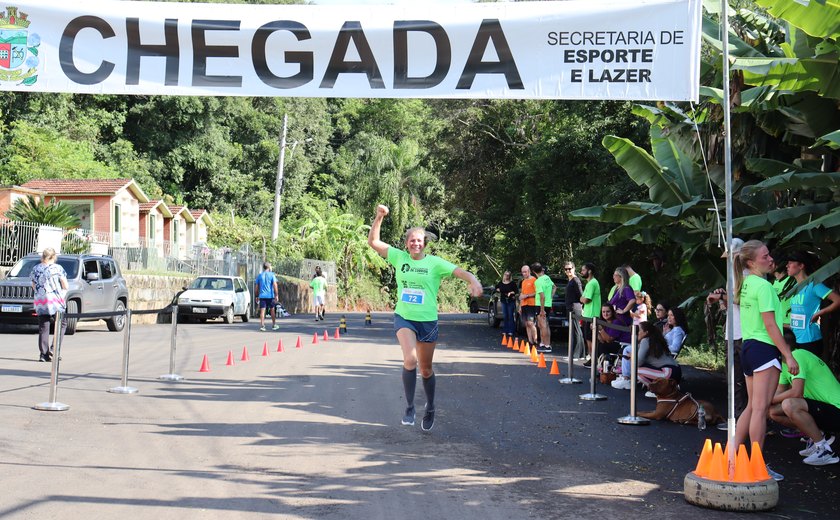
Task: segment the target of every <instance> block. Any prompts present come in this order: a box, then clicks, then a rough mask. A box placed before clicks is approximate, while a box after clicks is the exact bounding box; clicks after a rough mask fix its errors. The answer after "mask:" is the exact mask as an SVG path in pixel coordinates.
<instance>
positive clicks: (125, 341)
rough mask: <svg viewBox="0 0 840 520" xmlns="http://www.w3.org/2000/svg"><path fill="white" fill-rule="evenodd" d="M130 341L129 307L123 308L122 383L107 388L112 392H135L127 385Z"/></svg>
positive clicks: (134, 389) (135, 391)
mask: <svg viewBox="0 0 840 520" xmlns="http://www.w3.org/2000/svg"><path fill="white" fill-rule="evenodd" d="M130 342H131V309H126V310H125V333H124V334H123V363H122V364H123V366H122V385H120V386H115V387H114V388H109V389H108V391H109V392H111V393H112V394H136V393H137V389H136V388H134V387H133V386H128V347H129V343H130Z"/></svg>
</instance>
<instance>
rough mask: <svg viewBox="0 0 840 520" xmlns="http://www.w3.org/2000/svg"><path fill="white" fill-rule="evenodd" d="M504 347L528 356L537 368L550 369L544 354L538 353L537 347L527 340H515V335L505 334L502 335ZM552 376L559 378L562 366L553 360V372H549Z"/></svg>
mask: <svg viewBox="0 0 840 520" xmlns="http://www.w3.org/2000/svg"><path fill="white" fill-rule="evenodd" d="M502 346H503V347H506V348H509V349H511V350H513V351H514V352H519V353H520V354H525V355H526V356H528V359H530V360H531V362H532V363H536V364H537V368H548V364H547V361H546V359H545V356H544V355H543V354H541V353H540V354H538V353H537V346H536V345H531V344H530V343H529V342H528V341H527V340H524V339H523V340H522V341H521V342H520V341H519V338H514V337H513V335H512V334H511V335H508V334H505V333H503V334H502ZM549 374H550V375H553V376H559V375H560V366H559V365H558V364H557V360H556V359H553V360H552V361H551V370H550V371H549Z"/></svg>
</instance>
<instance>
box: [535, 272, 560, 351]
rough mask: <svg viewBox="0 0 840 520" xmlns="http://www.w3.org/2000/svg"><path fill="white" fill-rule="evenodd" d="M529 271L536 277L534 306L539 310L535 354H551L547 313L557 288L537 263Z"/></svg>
mask: <svg viewBox="0 0 840 520" xmlns="http://www.w3.org/2000/svg"><path fill="white" fill-rule="evenodd" d="M531 271H533V273H534V275H536V277H537V281H536V282H534V288H535V289H536V290H537V295H536V296H535V298H536V304H537V308H538V309H539V313H538V314H537V327H539V329H540V346H539V347H537V352H551V329H550V327H549V326H548V313H549V312H551V296H552V295H553V294H554V291H555V290H556V289H557V287H555V286H554V282H552V281H551V278H550V277H549V276H548V275H547V274H545V269H544V268H543V266H542V264H540V263H539V262H538V263H536V264H534V265H532V266H531Z"/></svg>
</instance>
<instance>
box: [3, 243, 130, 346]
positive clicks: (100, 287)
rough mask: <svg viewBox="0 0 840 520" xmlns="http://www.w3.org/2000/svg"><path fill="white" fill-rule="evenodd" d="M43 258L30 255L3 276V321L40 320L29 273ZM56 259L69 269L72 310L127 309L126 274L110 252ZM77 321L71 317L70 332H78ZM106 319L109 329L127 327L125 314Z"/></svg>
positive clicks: (70, 311) (68, 282)
mask: <svg viewBox="0 0 840 520" xmlns="http://www.w3.org/2000/svg"><path fill="white" fill-rule="evenodd" d="M40 262H41V256H40V255H38V254H35V253H33V254H29V255H26V256H25V257H23V258H21V259H20V260H18V262H17V263H16V264H15V265H14V267H12V270H11V271H9V274H8V275H7V276H6V278H5V279H4V280H0V323H33V324H34V323H38V318H37V315H36V314H35V307H34V305H33V303H32V300H33V297H34V291H33V289H32V283H31V282H30V281H29V274H30V273H31V272H32V268H33V267H35V266H36V265H38V264H39V263H40ZM56 263H57V264H59V265H60V266H61V267H63V268H64V270H65V271H66V272H67V285H68V288H67V296H66V298H65V299H66V301H67V313H68V314H75V313H78V312H109V311H124V310H125V309H126V308H127V307H128V287H126V283H125V278H123V276H122V274H121V273H120V268H119V266H118V265H117V263H116V262H115V261H114V259H113V258H111V257H110V256H104V255H58V257H57V258H56ZM96 319H98V318H91V320H96ZM77 321H78V319H72V320H67V332H66V334H68V335H69V334H74V333H75V332H76V323H77ZM105 323H106V324H107V325H108V330H111V331H114V332H117V331H121V330H123V328H124V327H125V315H120V316H114V317H112V318H108V319H106V320H105Z"/></svg>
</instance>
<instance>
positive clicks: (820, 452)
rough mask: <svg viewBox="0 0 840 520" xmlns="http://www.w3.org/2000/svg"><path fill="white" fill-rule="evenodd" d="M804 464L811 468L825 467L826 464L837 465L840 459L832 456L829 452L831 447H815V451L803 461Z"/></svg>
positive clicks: (832, 453)
mask: <svg viewBox="0 0 840 520" xmlns="http://www.w3.org/2000/svg"><path fill="white" fill-rule="evenodd" d="M802 462H804V463H805V464H810V465H811V466H825V465H827V464H837V463H838V462H840V457H838V456H837V455H835V454H834V452H833V451H831V447H830V446H828V445H817V450H816V451H815V452H814V453H812V454H810V455H808V456H807V457H805V460H803V461H802Z"/></svg>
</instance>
